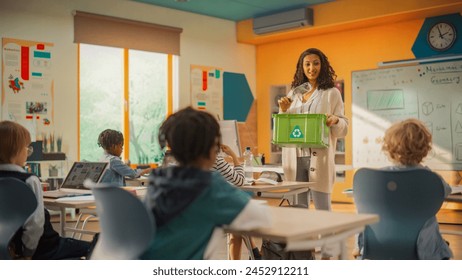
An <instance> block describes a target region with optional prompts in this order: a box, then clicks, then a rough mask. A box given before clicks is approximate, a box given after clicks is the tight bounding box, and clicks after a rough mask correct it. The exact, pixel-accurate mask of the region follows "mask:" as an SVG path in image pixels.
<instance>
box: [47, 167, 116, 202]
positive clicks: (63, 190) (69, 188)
mask: <svg viewBox="0 0 462 280" xmlns="http://www.w3.org/2000/svg"><path fill="white" fill-rule="evenodd" d="M107 165H108V162H81V161H76V162H74V164H73V165H72V168H71V170H70V171H69V173H67V176H66V178H65V179H64V181H63V183H62V184H61V187H60V189H59V190H56V191H45V192H43V197H46V198H60V197H71V196H82V195H91V194H92V193H91V190H90V189H88V188H86V187H85V186H84V185H83V182H84V181H85V179H87V178H89V179H90V180H92V181H93V182H95V183H98V182H99V181H100V180H101V178H102V177H103V176H102V175H103V173H104V171H105V170H106V167H107Z"/></svg>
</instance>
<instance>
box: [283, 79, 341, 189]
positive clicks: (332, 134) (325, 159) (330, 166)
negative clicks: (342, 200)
mask: <svg viewBox="0 0 462 280" xmlns="http://www.w3.org/2000/svg"><path fill="white" fill-rule="evenodd" d="M287 96H288V97H290V98H291V99H292V100H293V101H292V103H291V104H290V107H289V109H288V110H287V111H286V112H285V113H286V114H332V115H336V116H337V117H338V118H339V121H338V123H337V124H335V125H332V126H331V127H330V128H329V129H330V131H329V147H328V148H325V149H314V148H283V149H282V167H283V169H284V177H285V179H286V180H288V181H295V174H296V170H297V156H311V163H310V177H309V178H310V182H316V184H314V185H311V186H310V189H312V190H314V191H318V192H323V193H332V189H333V185H334V181H335V162H334V159H335V147H336V144H337V138H341V137H345V136H346V134H347V132H348V119H347V118H346V117H345V115H344V105H343V101H342V96H341V95H340V92H339V90H338V89H337V88H335V87H334V88H330V89H327V90H320V89H316V90H315V91H314V92H313V94H312V95H311V97H310V99H309V100H308V101H307V102H306V103H303V102H302V98H303V96H302V94H299V93H296V94H294V92H293V90H291V91H290V92H289V93H288V94H287ZM279 113H282V111H280V112H279Z"/></svg>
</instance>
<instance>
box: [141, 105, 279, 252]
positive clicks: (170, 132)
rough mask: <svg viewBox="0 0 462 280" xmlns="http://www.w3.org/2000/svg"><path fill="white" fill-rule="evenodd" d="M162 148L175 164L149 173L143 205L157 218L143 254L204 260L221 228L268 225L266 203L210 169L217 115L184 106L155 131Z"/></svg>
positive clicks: (215, 146) (218, 137)
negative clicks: (153, 231) (255, 198)
mask: <svg viewBox="0 0 462 280" xmlns="http://www.w3.org/2000/svg"><path fill="white" fill-rule="evenodd" d="M159 142H160V145H161V147H165V146H166V145H168V146H169V148H170V152H171V154H172V155H173V156H174V157H175V159H176V161H177V162H178V165H177V166H168V167H165V168H158V169H155V170H154V171H153V172H152V176H151V178H150V184H149V187H148V191H147V195H146V204H147V206H148V207H149V208H150V209H151V210H152V212H153V214H154V216H155V220H156V226H157V231H156V237H155V239H154V241H153V243H152V244H151V246H150V248H149V249H148V250H147V251H146V252H145V254H144V255H143V256H142V258H144V259H209V258H210V257H211V255H212V253H213V251H214V249H215V246H216V245H217V244H219V243H217V242H216V241H217V238H218V237H221V238H222V237H223V233H222V231H220V230H219V228H220V227H222V226H224V225H230V226H231V227H233V228H235V229H252V228H257V227H265V226H268V225H269V223H270V221H269V217H268V209H267V206H265V205H261V204H259V203H257V202H255V201H253V200H250V195H249V194H248V193H246V192H244V191H241V190H239V189H238V188H236V187H234V186H232V185H231V184H229V183H228V182H227V181H226V180H225V179H224V178H223V177H222V176H221V175H220V174H219V173H217V172H213V171H211V168H212V167H213V165H214V163H215V159H216V156H217V153H218V151H219V150H220V142H221V134H220V126H219V124H218V122H217V120H216V119H215V118H214V117H213V116H212V115H210V114H209V113H206V112H203V111H198V110H195V109H193V108H191V107H188V108H185V109H183V110H180V111H178V112H177V113H175V114H173V115H171V116H170V117H169V118H167V120H166V121H165V122H164V123H163V124H162V126H161V127H160V131H159Z"/></svg>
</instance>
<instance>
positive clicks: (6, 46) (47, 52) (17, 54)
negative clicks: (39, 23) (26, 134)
mask: <svg viewBox="0 0 462 280" xmlns="http://www.w3.org/2000/svg"><path fill="white" fill-rule="evenodd" d="M2 50H3V56H2V58H3V59H2V79H3V81H2V85H3V86H2V100H1V107H2V119H3V120H11V121H16V122H18V123H21V124H22V125H24V126H25V127H27V128H28V130H29V131H30V133H31V136H32V140H33V141H34V140H35V138H36V135H37V134H39V133H43V132H48V131H49V127H50V126H52V125H53V75H52V65H53V63H52V58H53V44H52V43H45V42H35V41H26V40H18V39H10V38H2Z"/></svg>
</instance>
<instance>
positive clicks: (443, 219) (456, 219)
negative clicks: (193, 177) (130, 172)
mask: <svg viewBox="0 0 462 280" xmlns="http://www.w3.org/2000/svg"><path fill="white" fill-rule="evenodd" d="M267 200H268V203H269V204H270V205H275V206H277V204H278V203H279V200H277V199H267ZM332 208H333V211H337V212H347V213H354V212H355V209H354V205H353V204H349V203H333V205H332ZM77 216H78V215H77ZM437 218H438V221H439V222H440V229H441V230H442V231H445V230H446V231H459V232H462V210H450V209H448V210H446V209H442V210H440V212H439V213H438V215H437ZM52 221H53V226H54V227H55V228H58V217H57V216H54V217H53V219H52ZM73 224H74V223H69V224H68V226H73ZM86 229H88V230H95V231H98V230H99V224H98V221H97V219H96V220H93V221H90V222H89V223H88V224H87V227H86ZM75 237H77V238H78V237H79V236H75ZM443 237H444V238H445V239H446V240H447V241H448V242H449V243H450V247H451V249H452V251H453V253H454V259H455V260H462V236H461V235H443ZM82 239H84V240H90V239H91V236H88V235H84V236H82ZM255 241H256V243H257V245H258V246H261V240H260V239H257V240H255ZM222 244H223V245H222V246H221V247H220V248H219V250H217V252H216V254H215V255H214V257H213V258H214V259H219V260H226V259H227V244H226V238H225V237H224V238H223V243H222ZM354 247H355V238H354V237H351V238H349V239H348V240H347V251H348V252H353V250H354ZM241 256H242V259H248V258H249V255H248V253H247V249H246V248H245V246H243V248H242V254H241ZM316 259H320V253H319V252H318V251H317V253H316ZM334 259H335V258H334ZM348 259H351V260H353V259H354V256H353V254H349V255H348Z"/></svg>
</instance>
